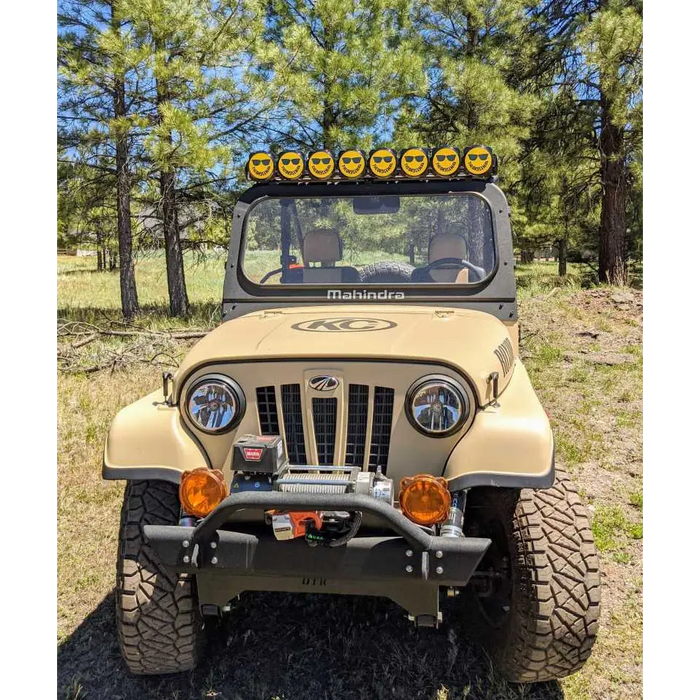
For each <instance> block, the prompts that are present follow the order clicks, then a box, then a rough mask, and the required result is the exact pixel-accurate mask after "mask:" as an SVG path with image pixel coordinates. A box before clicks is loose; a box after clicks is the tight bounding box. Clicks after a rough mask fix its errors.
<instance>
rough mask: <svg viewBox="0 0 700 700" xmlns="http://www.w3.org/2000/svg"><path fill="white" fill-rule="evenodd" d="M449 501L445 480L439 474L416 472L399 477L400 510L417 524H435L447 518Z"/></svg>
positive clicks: (448, 491)
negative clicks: (414, 474)
mask: <svg viewBox="0 0 700 700" xmlns="http://www.w3.org/2000/svg"><path fill="white" fill-rule="evenodd" d="M450 501H451V497H450V490H449V489H448V488H447V481H445V479H443V478H442V477H441V476H432V475H431V474H418V475H416V476H409V477H406V478H405V479H401V490H400V492H399V504H400V505H401V510H402V511H403V513H404V515H405V516H406V517H407V518H408V519H409V520H412V521H413V522H414V523H418V525H435V524H436V523H441V522H443V521H444V520H447V515H448V513H449V511H450Z"/></svg>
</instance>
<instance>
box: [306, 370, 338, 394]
mask: <svg viewBox="0 0 700 700" xmlns="http://www.w3.org/2000/svg"><path fill="white" fill-rule="evenodd" d="M338 384H340V382H339V381H338V380H337V379H336V378H335V377H331V376H330V375H328V374H321V375H319V376H318V377H312V378H311V379H309V386H310V387H311V388H312V389H315V390H316V391H333V390H334V389H337V388H338Z"/></svg>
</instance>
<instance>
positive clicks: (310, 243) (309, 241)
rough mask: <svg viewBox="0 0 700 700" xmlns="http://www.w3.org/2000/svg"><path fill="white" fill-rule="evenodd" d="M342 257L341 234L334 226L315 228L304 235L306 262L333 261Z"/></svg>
mask: <svg viewBox="0 0 700 700" xmlns="http://www.w3.org/2000/svg"><path fill="white" fill-rule="evenodd" d="M341 258H342V250H341V244H340V236H339V235H338V232H337V231H336V230H334V229H332V228H315V229H313V230H312V231H309V232H308V233H307V234H306V236H304V262H305V263H306V264H307V265H308V263H314V262H320V263H331V262H337V261H338V260H340V259H341Z"/></svg>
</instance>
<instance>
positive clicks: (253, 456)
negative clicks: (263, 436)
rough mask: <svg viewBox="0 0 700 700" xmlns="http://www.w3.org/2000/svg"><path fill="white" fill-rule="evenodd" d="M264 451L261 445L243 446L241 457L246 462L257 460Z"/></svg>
mask: <svg viewBox="0 0 700 700" xmlns="http://www.w3.org/2000/svg"><path fill="white" fill-rule="evenodd" d="M264 451H265V450H264V449H263V448H262V447H244V448H243V458H244V459H245V461H246V462H259V461H260V460H261V459H262V456H263V452H264Z"/></svg>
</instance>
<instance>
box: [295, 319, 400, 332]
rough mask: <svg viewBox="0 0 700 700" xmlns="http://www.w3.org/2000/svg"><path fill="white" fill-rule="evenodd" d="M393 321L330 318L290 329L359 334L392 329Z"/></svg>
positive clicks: (299, 324)
mask: <svg viewBox="0 0 700 700" xmlns="http://www.w3.org/2000/svg"><path fill="white" fill-rule="evenodd" d="M395 326H396V324H395V323H394V322H393V321H387V320H386V319H384V318H360V317H358V316H347V317H338V316H332V317H330V318H313V319H311V320H310V321H302V322H301V323H295V324H294V325H293V326H292V328H294V330H297V331H314V332H316V333H343V332H345V333H360V332H363V331H385V330H388V329H389V328H394V327H395Z"/></svg>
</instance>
